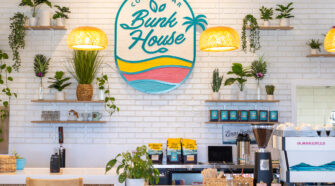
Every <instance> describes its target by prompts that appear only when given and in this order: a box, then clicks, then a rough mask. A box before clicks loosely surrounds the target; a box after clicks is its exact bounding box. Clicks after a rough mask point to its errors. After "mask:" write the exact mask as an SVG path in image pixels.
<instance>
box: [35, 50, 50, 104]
mask: <svg viewBox="0 0 335 186" xmlns="http://www.w3.org/2000/svg"><path fill="white" fill-rule="evenodd" d="M50 60H51V58H49V59H48V58H47V57H45V56H44V55H42V54H37V55H35V58H34V71H35V76H36V77H39V78H40V89H39V99H40V100H42V99H44V95H43V77H44V76H45V75H46V73H47V72H48V69H49V63H50Z"/></svg>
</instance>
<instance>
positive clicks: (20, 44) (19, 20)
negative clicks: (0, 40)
mask: <svg viewBox="0 0 335 186" xmlns="http://www.w3.org/2000/svg"><path fill="white" fill-rule="evenodd" d="M10 20H11V23H10V26H9V27H10V30H11V33H10V34H9V36H8V43H9V46H10V48H11V49H12V53H13V61H14V64H13V68H14V70H15V71H17V72H18V71H19V68H20V66H21V57H20V52H19V50H20V49H24V47H25V40H24V38H25V36H26V29H25V28H24V23H25V16H24V14H22V13H20V12H18V13H16V14H15V15H14V16H13V17H11V18H10Z"/></svg>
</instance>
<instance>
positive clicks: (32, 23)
mask: <svg viewBox="0 0 335 186" xmlns="http://www.w3.org/2000/svg"><path fill="white" fill-rule="evenodd" d="M29 26H37V17H31V18H29Z"/></svg>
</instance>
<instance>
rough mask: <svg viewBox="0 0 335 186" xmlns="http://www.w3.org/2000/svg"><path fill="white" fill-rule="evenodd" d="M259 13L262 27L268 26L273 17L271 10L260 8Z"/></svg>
mask: <svg viewBox="0 0 335 186" xmlns="http://www.w3.org/2000/svg"><path fill="white" fill-rule="evenodd" d="M259 11H260V12H261V19H262V20H263V21H264V23H263V26H265V27H268V26H270V20H272V16H273V8H266V7H264V6H262V7H261V8H260V9H259Z"/></svg>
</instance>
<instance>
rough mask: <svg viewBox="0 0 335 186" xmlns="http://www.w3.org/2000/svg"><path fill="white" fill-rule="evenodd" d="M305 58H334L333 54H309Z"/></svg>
mask: <svg viewBox="0 0 335 186" xmlns="http://www.w3.org/2000/svg"><path fill="white" fill-rule="evenodd" d="M306 57H335V54H310V55H307V56H306Z"/></svg>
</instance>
